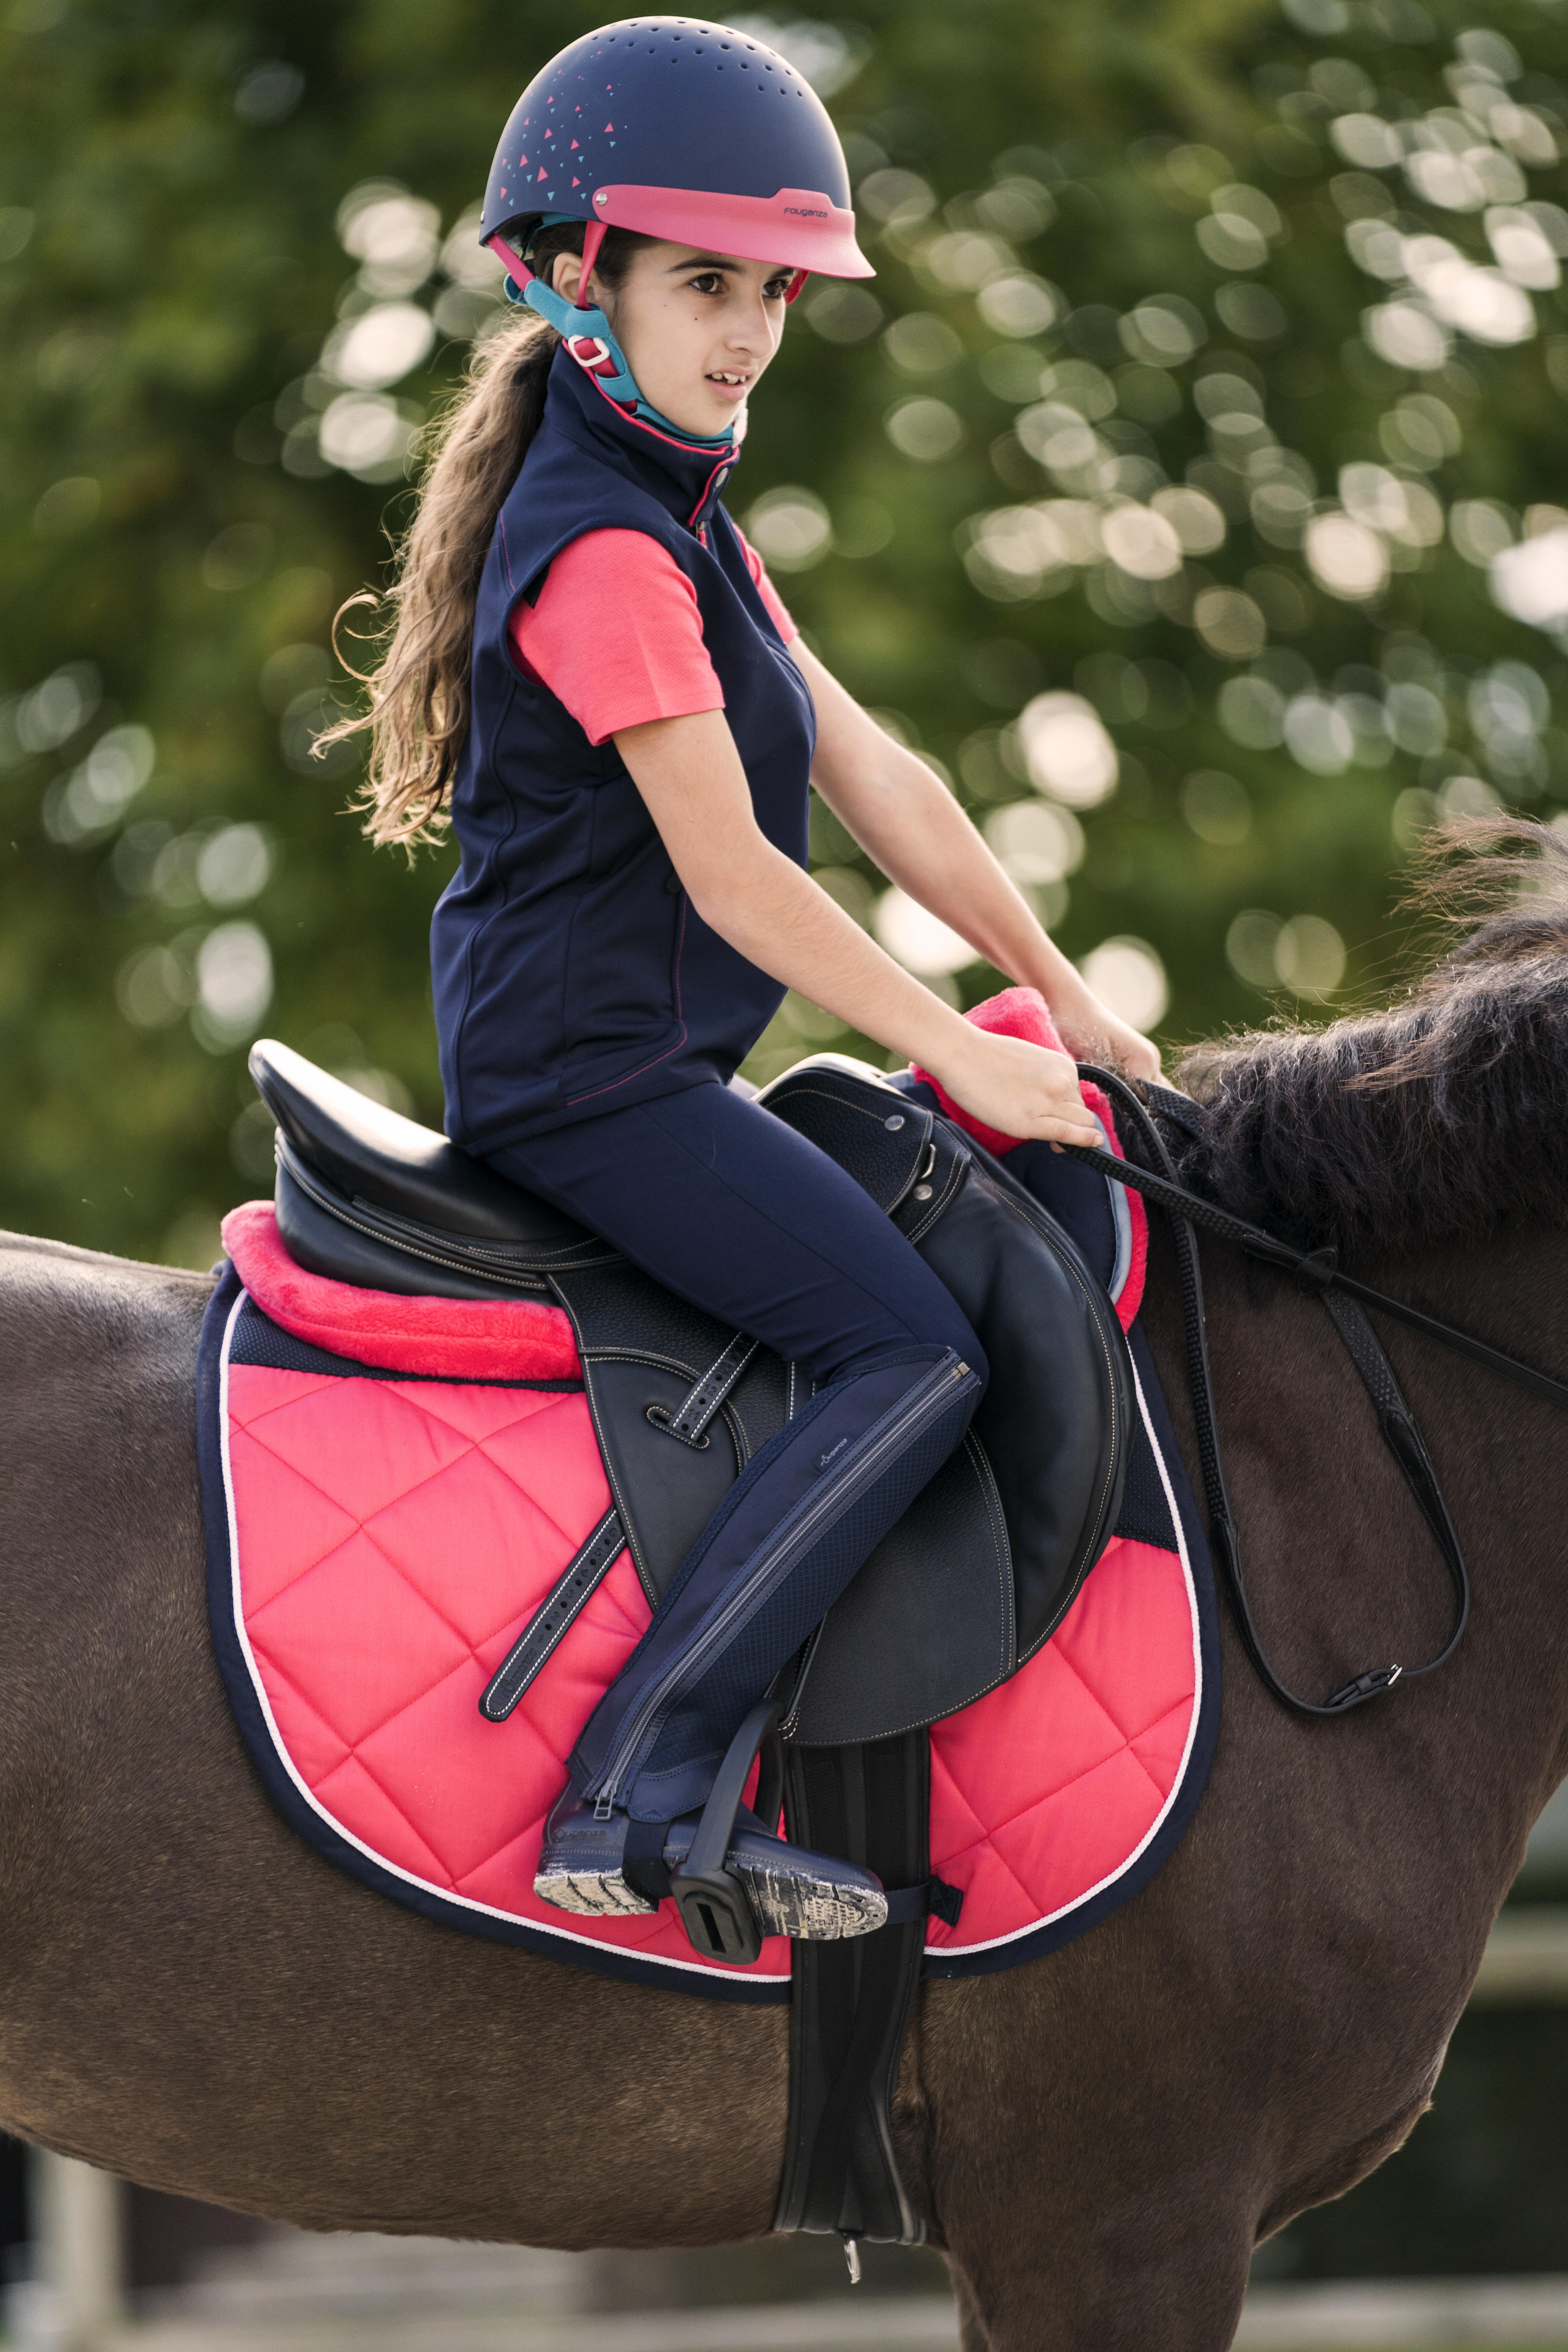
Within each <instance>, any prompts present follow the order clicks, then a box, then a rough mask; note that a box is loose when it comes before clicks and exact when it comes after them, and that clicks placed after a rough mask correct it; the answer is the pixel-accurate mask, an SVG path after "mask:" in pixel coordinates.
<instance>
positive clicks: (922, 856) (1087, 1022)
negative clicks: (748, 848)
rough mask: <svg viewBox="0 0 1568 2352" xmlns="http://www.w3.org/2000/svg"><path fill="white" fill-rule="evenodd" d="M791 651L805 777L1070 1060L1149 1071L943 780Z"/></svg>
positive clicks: (1141, 1044) (1146, 1049) (799, 652)
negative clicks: (800, 702) (808, 733)
mask: <svg viewBox="0 0 1568 2352" xmlns="http://www.w3.org/2000/svg"><path fill="white" fill-rule="evenodd" d="M790 652H791V653H792V654H793V655H794V656H795V660H796V661H797V662H798V663H799V665H800V667H801V669H802V671H803V673H804V674H805V680H806V683H807V684H808V686H809V687H810V688H811V692H812V698H813V699H814V700H815V702H816V761H815V763H814V765H813V768H812V773H811V780H812V782H813V783H814V784H815V785H816V789H817V791H818V792H819V793H821V795H822V797H823V799H824V800H825V801H826V803H827V805H828V807H829V808H830V809H831V810H832V811H833V814H834V815H835V816H836V817H837V819H838V821H839V823H840V824H842V825H843V826H844V827H845V829H846V831H847V832H848V833H850V834H852V835H854V837H855V839H856V840H857V841H858V843H859V845H860V846H861V848H862V849H863V850H864V851H865V852H866V854H867V856H868V857H870V858H871V859H873V860H874V862H875V863H876V864H877V865H878V866H879V867H880V868H881V870H882V872H883V873H884V874H885V875H887V877H888V878H889V881H893V882H896V883H897V884H898V885H899V887H900V889H901V890H907V891H908V893H909V895H910V898H917V899H918V900H919V901H920V903H921V906H922V907H925V908H929V909H930V911H931V913H932V914H933V915H936V916H939V917H940V918H941V919H942V921H943V922H944V923H946V924H947V925H949V927H950V928H951V929H953V930H955V931H956V932H957V933H958V934H959V936H960V938H961V939H965V940H968V941H969V944H970V946H971V947H972V948H973V949H974V950H975V951H976V952H977V953H978V954H980V955H983V956H984V958H985V960H986V961H987V962H988V963H994V965H995V967H996V969H997V971H1005V973H1006V974H1007V976H1008V978H1009V979H1010V980H1013V981H1016V982H1018V983H1019V985H1020V986H1022V987H1026V988H1037V989H1038V990H1039V992H1040V994H1041V995H1042V996H1043V997H1044V998H1045V1000H1046V1003H1047V1004H1048V1005H1049V1006H1050V1008H1051V1013H1052V1015H1053V1017H1054V1019H1055V1021H1056V1024H1057V1028H1058V1032H1059V1033H1060V1035H1061V1039H1062V1042H1063V1044H1064V1045H1066V1046H1067V1047H1068V1050H1069V1052H1071V1053H1072V1054H1074V1055H1077V1057H1078V1058H1079V1060H1080V1061H1085V1062H1103V1061H1108V1060H1109V1061H1111V1062H1114V1063H1116V1064H1118V1065H1120V1066H1121V1068H1123V1069H1126V1070H1130V1071H1131V1073H1132V1075H1133V1076H1135V1077H1140V1078H1157V1077H1158V1076H1160V1055H1159V1053H1158V1051H1157V1049H1156V1048H1155V1047H1154V1046H1153V1045H1151V1043H1150V1041H1149V1040H1148V1038H1147V1037H1142V1036H1140V1035H1139V1034H1138V1032H1137V1030H1135V1029H1131V1028H1129V1027H1128V1025H1127V1024H1126V1022H1124V1021H1119V1020H1118V1019H1117V1017H1116V1015H1115V1014H1114V1013H1111V1012H1110V1011H1108V1009H1107V1008H1106V1006H1104V1005H1103V1004H1101V1003H1100V999H1099V998H1098V997H1097V996H1095V995H1094V994H1093V993H1092V992H1091V991H1090V990H1089V988H1088V987H1087V986H1086V985H1085V983H1084V982H1083V980H1082V978H1081V977H1080V975H1079V973H1078V972H1077V971H1075V970H1074V969H1073V967H1072V965H1071V964H1070V963H1069V962H1068V960H1067V958H1066V956H1064V955H1063V953H1062V952H1061V950H1060V949H1059V948H1058V947H1057V946H1055V945H1054V943H1053V942H1052V941H1051V940H1049V939H1048V938H1047V936H1046V933H1045V932H1044V931H1043V930H1042V929H1041V928H1040V925H1039V922H1038V921H1037V918H1036V916H1035V913H1034V910H1033V908H1031V907H1030V906H1029V904H1028V902H1027V900H1026V898H1024V896H1023V894H1022V892H1021V891H1019V890H1018V889H1017V888H1016V887H1015V885H1014V884H1013V883H1012V882H1011V881H1010V880H1009V879H1008V877H1007V876H1006V875H1005V873H1004V872H1003V870H1002V868H1001V866H999V865H998V864H997V862H996V860H995V858H994V856H992V854H991V852H990V850H989V849H988V848H987V847H986V845H985V843H984V839H983V837H982V836H981V835H980V834H979V833H977V832H976V831H975V828H974V827H973V824H971V823H970V821H969V819H968V817H967V816H965V814H964V813H963V810H962V809H961V808H960V807H959V805H958V803H957V802H956V801H955V800H954V799H953V797H952V793H950V792H948V791H947V790H946V789H945V787H944V786H943V784H942V781H941V779H940V778H939V777H937V776H934V775H932V773H931V770H930V769H929V768H928V767H927V766H926V764H925V762H924V761H923V760H918V759H917V758H916V757H915V755H914V753H913V752H912V751H905V750H904V748H903V746H902V745H901V744H899V743H895V742H894V741H893V740H892V738H891V737H890V736H889V735H885V734H884V733H883V732H882V730H881V729H880V728H879V726H878V725H877V722H876V720H875V719H872V718H870V717H869V716H868V713H867V712H866V711H864V710H862V709H861V708H860V706H859V704H858V702H856V701H855V700H854V698H852V696H850V695H849V694H848V693H847V692H846V690H845V688H843V687H842V686H840V685H839V683H838V680H837V678H836V677H834V675H833V673H832V671H831V670H828V669H825V668H824V667H823V665H822V664H821V662H819V661H818V660H817V658H816V655H815V654H813V653H811V652H809V651H808V650H807V648H806V647H805V645H803V644H802V642H801V641H800V639H799V638H798V637H797V638H796V639H795V642H794V643H793V644H792V646H790ZM805 993H806V994H808V995H809V994H810V991H809V990H807V991H805ZM828 1009H829V1011H832V1010H833V1009H834V1008H833V1007H831V1006H830V1007H829V1008H828ZM859 1025H860V1026H862V1027H863V1026H864V1024H863V1023H862V1024H859ZM944 1083H945V1081H944Z"/></svg>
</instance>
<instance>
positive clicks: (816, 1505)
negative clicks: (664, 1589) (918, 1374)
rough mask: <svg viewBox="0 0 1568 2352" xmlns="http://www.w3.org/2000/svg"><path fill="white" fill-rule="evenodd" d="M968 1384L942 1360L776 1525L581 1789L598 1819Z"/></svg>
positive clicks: (958, 1367) (962, 1372) (968, 1377)
mask: <svg viewBox="0 0 1568 2352" xmlns="http://www.w3.org/2000/svg"><path fill="white" fill-rule="evenodd" d="M966 1381H968V1382H970V1383H972V1384H974V1385H978V1383H976V1382H975V1379H974V1374H973V1372H972V1371H971V1370H970V1369H969V1366H968V1365H967V1364H965V1363H963V1362H943V1363H941V1364H937V1365H935V1366H934V1367H933V1368H932V1370H931V1371H930V1372H928V1373H927V1375H926V1377H925V1379H924V1380H923V1381H921V1383H920V1385H919V1387H918V1388H917V1389H916V1390H915V1391H914V1393H913V1394H912V1395H911V1396H910V1397H907V1398H906V1399H905V1401H904V1402H903V1403H902V1404H901V1405H899V1406H897V1407H895V1408H894V1409H893V1411H892V1412H889V1413H888V1414H887V1415H885V1416H884V1418H883V1420H882V1421H881V1423H879V1424H873V1426H872V1427H871V1428H870V1429H869V1430H868V1432H867V1433H866V1435H865V1436H864V1437H863V1438H862V1439H861V1440H860V1442H859V1445H858V1448H857V1450H856V1452H855V1453H854V1454H851V1455H850V1457H849V1460H848V1461H847V1463H845V1465H844V1466H843V1468H842V1469H841V1470H839V1471H838V1472H837V1475H835V1476H834V1477H833V1478H832V1479H831V1480H829V1481H827V1482H826V1491H825V1492H815V1491H814V1492H811V1493H808V1494H806V1495H804V1496H802V1497H801V1499H800V1501H799V1502H798V1503H797V1504H796V1505H795V1508H794V1509H793V1511H791V1512H790V1514H789V1516H788V1517H786V1518H785V1520H784V1523H783V1525H782V1526H781V1527H779V1528H777V1529H775V1531H774V1534H773V1538H771V1539H770V1541H769V1542H768V1544H767V1546H766V1548H765V1549H763V1552H762V1554H761V1555H760V1557H758V1558H757V1559H756V1560H755V1564H754V1566H753V1567H752V1571H751V1573H750V1575H749V1576H747V1577H746V1579H745V1580H744V1581H743V1583H742V1584H741V1585H740V1586H739V1587H738V1588H737V1590H736V1591H733V1592H732V1593H731V1595H730V1597H729V1599H728V1600H727V1601H725V1602H724V1604H723V1606H722V1607H721V1609H720V1611H719V1612H718V1613H717V1615H716V1616H715V1617H714V1618H713V1619H712V1620H711V1622H710V1623H709V1624H708V1625H707V1626H706V1627H705V1628H704V1629H703V1631H702V1632H701V1633H700V1634H699V1635H698V1636H697V1638H696V1639H695V1640H694V1641H693V1642H692V1643H691V1645H690V1647H689V1649H687V1650H686V1651H685V1652H684V1653H683V1654H681V1656H680V1657H679V1658H678V1659H677V1660H676V1661H675V1663H674V1664H673V1665H671V1666H670V1667H668V1670H667V1671H666V1672H665V1673H664V1674H663V1675H661V1676H660V1677H659V1679H658V1682H657V1683H656V1684H655V1685H654V1687H653V1689H652V1690H651V1691H650V1692H649V1693H648V1695H647V1698H646V1699H645V1700H644V1701H643V1703H642V1705H641V1706H640V1707H639V1708H638V1709H637V1714H636V1716H635V1717H634V1718H633V1720H632V1721H631V1723H630V1724H628V1725H627V1727H626V1730H625V1732H624V1733H623V1734H622V1737H621V1738H620V1739H619V1740H618V1741H617V1742H616V1748H615V1750H614V1753H613V1754H612V1755H611V1757H610V1759H609V1761H608V1763H607V1764H606V1765H605V1769H604V1770H603V1772H602V1773H601V1774H600V1775H599V1776H598V1786H597V1788H594V1789H589V1790H584V1795H591V1796H592V1797H593V1799H594V1812H595V1818H596V1819H598V1820H601V1821H603V1820H605V1819H607V1818H608V1815H609V1813H610V1812H611V1811H612V1810H613V1809H614V1807H615V1806H616V1804H617V1803H620V1802H622V1801H624V1799H623V1790H622V1782H623V1780H624V1779H625V1778H626V1774H627V1773H628V1772H629V1771H630V1770H631V1769H632V1768H633V1766H634V1764H635V1762H636V1759H637V1752H638V1750H639V1748H641V1747H642V1745H643V1743H644V1740H645V1739H646V1738H647V1734H648V1733H649V1732H650V1731H652V1730H654V1729H655V1728H656V1727H657V1725H658V1719H659V1717H661V1716H662V1715H663V1714H664V1713H665V1712H666V1711H667V1709H668V1707H669V1706H671V1705H672V1704H673V1702H674V1700H675V1699H676V1697H677V1696H679V1687H680V1685H682V1684H689V1683H691V1682H692V1681H694V1680H695V1679H696V1678H697V1676H698V1675H700V1672H701V1670H702V1668H703V1667H704V1666H705V1665H706V1664H708V1663H709V1661H710V1659H711V1658H713V1657H715V1656H716V1655H717V1654H718V1653H719V1652H720V1651H721V1650H722V1649H723V1648H724V1647H725V1646H726V1644H727V1643H728V1642H729V1641H730V1640H731V1639H732V1638H733V1636H734V1635H735V1633H738V1632H739V1631H740V1628H741V1626H742V1624H744V1623H745V1622H746V1620H747V1619H748V1618H749V1617H750V1616H752V1614H753V1613H754V1612H755V1611H756V1610H757V1609H758V1608H760V1607H761V1606H762V1604H763V1601H766V1600H767V1599H768V1598H769V1596H770V1594H771V1593H772V1592H773V1591H775V1590H776V1589H777V1587H778V1586H779V1585H780V1584H782V1583H783V1581H784V1578H785V1577H786V1576H787V1575H788V1574H789V1572H790V1570H792V1569H793V1568H795V1566H796V1565H797V1563H798V1562H799V1560H800V1559H802V1558H803V1557H804V1555H805V1553H806V1552H807V1551H809V1549H811V1546H812V1544H813V1543H814V1542H815V1541H816V1538H817V1537H818V1536H819V1535H820V1534H823V1533H824V1532H826V1528H829V1527H831V1526H832V1525H833V1524H834V1522H835V1521H836V1520H837V1519H839V1518H841V1517H843V1515H844V1513H845V1512H846V1511H847V1510H848V1509H849V1508H850V1507H851V1506H852V1505H853V1504H855V1503H858V1501H859V1499H860V1497H861V1496H862V1495H863V1494H865V1492H866V1491H867V1489H868V1486H871V1485H872V1484H873V1483H874V1482H875V1480H876V1479H877V1477H878V1476H879V1474H880V1473H881V1471H882V1470H884V1469H885V1468H886V1467H887V1465H888V1463H889V1460H890V1459H896V1458H897V1456H898V1455H899V1454H901V1453H903V1452H904V1450H905V1448H906V1447H907V1446H909V1445H911V1444H913V1443H914V1441H915V1439H916V1438H917V1437H919V1436H920V1435H921V1433H923V1432H924V1431H925V1430H926V1429H927V1428H929V1427H930V1425H931V1423H932V1422H934V1421H937V1420H940V1419H941V1417H942V1413H944V1412H946V1411H947V1410H948V1409H949V1407H950V1406H951V1405H952V1402H953V1399H954V1397H955V1396H956V1395H958V1394H959V1393H960V1392H961V1391H962V1389H963V1384H964V1383H965V1382H966Z"/></svg>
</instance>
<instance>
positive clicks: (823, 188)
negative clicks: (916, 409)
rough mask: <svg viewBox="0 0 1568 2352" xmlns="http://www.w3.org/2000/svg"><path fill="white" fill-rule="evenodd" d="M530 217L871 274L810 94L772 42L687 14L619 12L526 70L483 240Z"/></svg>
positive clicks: (825, 127) (821, 113) (494, 176)
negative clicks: (529, 74)
mask: <svg viewBox="0 0 1568 2352" xmlns="http://www.w3.org/2000/svg"><path fill="white" fill-rule="evenodd" d="M542 213H551V214H556V215H565V216H567V217H577V218H580V219H582V220H584V221H585V222H586V221H598V222H601V223H603V224H605V225H606V226H613V227H616V228H629V229H639V230H641V231H642V232H643V234H644V235H645V236H658V237H667V238H668V239H670V240H671V241H673V242H677V243H680V244H688V245H699V246H703V247H708V248H709V249H710V250H712V251H714V252H718V253H730V254H736V255H739V256H741V257H743V258H745V259H749V260H755V261H774V262H778V263H779V264H780V265H781V266H784V265H788V266H790V267H792V268H796V269H809V270H815V271H818V272H821V273H822V274H824V275H826V276H827V277H834V278H869V277H871V276H872V275H873V274H874V273H873V271H872V268H871V265H870V263H869V262H868V260H867V259H866V257H865V256H864V255H863V254H862V253H861V251H860V248H859V247H858V244H857V243H856V238H855V215H854V211H853V209H852V205H851V200H850V193H849V174H848V171H847V166H846V164H845V161H844V151H843V149H842V147H840V145H839V143H838V134H837V131H835V130H834V128H833V124H832V121H830V119H829V117H828V113H827V110H826V107H825V106H824V105H823V103H822V100H820V99H819V98H818V97H817V95H816V91H815V90H814V89H812V88H811V86H810V84H809V83H808V82H807V81H805V79H804V78H803V77H802V76H801V75H800V74H799V73H797V72H796V70H795V68H794V66H792V65H790V64H789V63H788V61H787V60H786V59H785V58H782V57H780V56H779V55H778V53H777V51H776V50H773V49H770V48H769V47H766V45H765V44H764V43H763V42H762V41H757V40H752V38H750V37H748V36H747V35H746V34H744V33H739V32H736V31H734V30H733V29H732V28H731V26H728V25H710V24H707V23H705V22H704V21H703V20H702V19H701V18H700V17H694V16H628V17H625V18H623V19H622V20H621V21H620V22H619V23H618V24H614V25H605V26H602V27H601V28H600V30H599V31H597V32H595V33H585V34H584V36H583V37H582V39H581V40H576V41H574V42H572V43H571V45H570V46H569V47H566V48H564V49H563V50H562V51H561V52H560V54H559V56H557V57H554V58H552V59H551V61H550V63H549V64H548V65H547V66H545V67H544V68H542V71H541V72H539V73H537V74H536V75H535V76H534V78H533V79H532V80H531V82H530V83H529V85H528V88H527V89H525V90H524V91H523V93H522V96H521V98H520V99H519V100H518V102H517V104H516V106H515V107H514V108H513V109H512V111H511V115H510V120H509V121H508V123H507V126H506V129H505V131H503V132H502V134H501V142H500V146H499V148H498V149H497V150H496V158H495V162H494V163H493V164H492V165H491V167H490V176H489V185H488V187H487V188H486V190H485V203H484V214H483V218H482V221H481V224H480V229H479V236H480V240H481V242H483V243H488V242H489V239H490V238H491V237H492V236H497V235H498V234H499V233H500V232H501V231H502V230H504V229H506V228H507V227H508V226H510V224H511V223H513V222H515V221H520V220H522V219H525V218H528V217H531V216H534V215H539V214H542Z"/></svg>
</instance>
